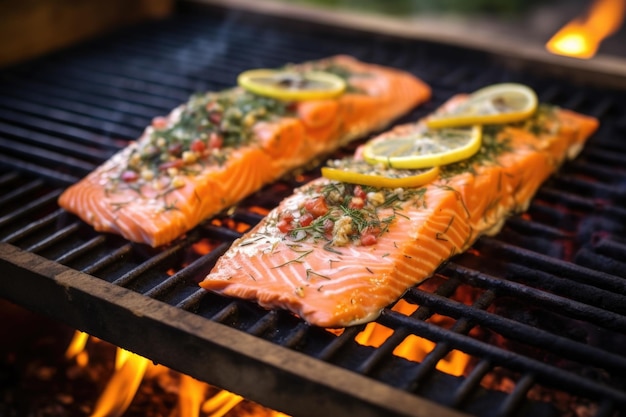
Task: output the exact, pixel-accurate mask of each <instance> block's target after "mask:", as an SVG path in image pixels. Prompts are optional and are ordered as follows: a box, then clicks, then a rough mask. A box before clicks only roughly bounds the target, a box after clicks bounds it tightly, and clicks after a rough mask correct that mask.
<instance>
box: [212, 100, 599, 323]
mask: <svg viewBox="0 0 626 417" xmlns="http://www.w3.org/2000/svg"><path fill="white" fill-rule="evenodd" d="M464 99H465V97H464V96H458V97H455V98H454V99H452V100H451V101H450V102H449V103H448V104H447V105H446V107H447V108H451V107H454V106H455V105H457V104H458V103H460V102H461V101H462V100H464ZM597 126H598V121H597V120H596V119H594V118H591V117H588V116H584V115H581V114H577V113H574V112H572V111H569V110H565V109H559V108H555V107H551V106H545V105H541V106H540V107H539V108H538V110H537V112H536V113H535V114H534V115H533V116H532V117H531V118H530V119H528V120H526V121H524V122H521V123H520V122H518V123H516V124H510V125H497V126H484V127H483V130H484V132H483V143H482V147H481V149H480V150H479V152H478V153H477V154H475V155H474V156H472V157H471V158H469V159H467V160H465V161H461V162H457V163H454V164H450V165H447V166H443V167H441V171H440V175H439V177H438V178H437V179H436V180H434V181H432V182H431V183H429V184H428V185H425V186H422V187H418V188H403V189H383V188H374V187H364V186H359V185H352V184H346V183H341V182H337V181H334V180H329V179H326V178H323V177H322V178H319V179H315V180H313V181H312V182H310V183H308V184H306V185H304V186H302V187H300V188H299V189H297V190H296V191H295V192H294V194H293V195H291V196H289V197H287V198H286V199H285V200H283V201H282V202H281V203H280V205H279V206H278V207H277V208H276V209H274V210H273V211H271V212H270V213H269V214H268V216H267V217H266V218H264V219H263V220H262V221H261V222H260V223H259V224H258V225H256V226H255V227H254V228H253V229H252V230H251V231H250V232H248V233H247V234H245V235H244V236H242V237H241V238H240V239H238V240H236V241H235V242H234V243H233V245H232V246H231V248H230V249H229V250H228V251H227V252H226V253H225V254H224V255H223V256H222V257H221V258H220V259H219V260H218V262H217V264H216V265H215V267H214V268H213V269H212V271H211V272H210V273H209V275H208V276H207V277H206V278H205V279H204V280H203V281H202V282H201V283H200V285H201V286H202V287H203V288H205V289H207V290H211V291H215V292H219V293H222V294H225V295H228V296H233V297H239V298H243V299H250V300H256V301H257V302H258V303H259V304H260V305H261V306H264V307H267V308H280V309H288V310H291V311H292V312H293V313H295V314H297V315H299V316H300V317H302V318H303V319H304V320H306V321H308V322H309V323H311V324H313V325H317V326H323V327H345V326H351V325H355V324H359V323H364V322H368V321H372V320H374V319H375V318H376V317H377V316H378V315H379V314H380V312H381V310H382V309H383V308H384V307H386V306H388V305H390V304H392V303H394V302H395V301H396V300H398V298H400V297H401V296H402V294H403V293H404V292H405V291H406V290H407V289H408V288H410V287H412V286H414V285H416V284H418V283H420V282H421V281H423V280H424V279H426V278H427V277H429V276H431V275H432V274H433V273H434V272H435V270H436V269H437V267H438V266H440V265H441V264H442V263H443V262H445V261H446V260H447V259H449V258H450V257H452V256H453V255H455V254H458V253H460V252H462V251H464V250H466V249H468V248H469V247H470V246H471V245H472V243H473V242H474V241H475V240H476V239H477V238H478V237H479V236H481V235H483V234H495V233H497V232H498V231H499V230H500V228H501V227H502V225H503V223H504V222H505V220H506V217H507V216H508V215H510V214H512V213H516V212H520V211H523V210H525V209H526V208H527V207H528V204H529V202H530V200H531V198H532V197H533V195H534V194H535V192H536V191H537V189H538V188H539V187H540V185H541V184H542V182H543V181H544V180H546V179H547V178H548V177H549V176H550V175H551V174H552V173H553V172H555V170H556V169H557V168H558V167H559V166H560V165H561V164H562V162H563V161H564V160H566V159H567V158H573V157H575V156H576V154H577V153H578V152H579V151H580V150H581V149H582V147H583V145H584V142H585V140H586V139H587V138H588V137H589V136H590V135H591V134H592V133H593V132H594V131H595V130H596V129H597ZM420 128H421V126H420V124H419V123H415V124H408V125H402V126H398V127H396V128H395V129H393V130H391V131H389V132H387V133H384V134H383V135H381V136H380V137H378V138H375V139H374V140H386V139H388V138H393V137H399V136H406V135H409V134H411V132H414V131H416V130H418V129H420ZM357 154H358V151H357ZM357 157H358V155H357ZM309 217H314V218H316V219H319V220H316V221H313V222H311V220H310V219H309ZM293 224H298V225H300V226H299V227H297V228H291V227H288V226H289V225H293ZM303 225H305V226H303ZM306 225H308V226H306ZM372 234H374V235H375V236H376V238H375V239H373V238H372V237H371V235H372Z"/></svg>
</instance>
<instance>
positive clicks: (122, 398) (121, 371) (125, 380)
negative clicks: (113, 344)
mask: <svg viewBox="0 0 626 417" xmlns="http://www.w3.org/2000/svg"><path fill="white" fill-rule="evenodd" d="M147 366H148V360H147V359H146V358H144V357H142V356H139V355H136V354H134V353H131V352H128V351H126V350H123V349H121V348H117V355H116V361H115V367H116V372H115V373H114V374H113V376H112V377H111V379H110V380H109V383H108V384H107V386H106V387H105V389H104V392H103V393H102V395H101V396H100V398H99V399H98V401H97V402H96V406H95V408H94V412H93V414H92V415H91V416H92V417H119V416H121V415H122V414H124V411H126V409H127V408H128V406H129V405H130V403H131V402H132V400H133V397H134V396H135V393H136V392H137V389H138V388H139V384H140V383H141V380H142V379H143V374H144V373H145V371H146V367H147Z"/></svg>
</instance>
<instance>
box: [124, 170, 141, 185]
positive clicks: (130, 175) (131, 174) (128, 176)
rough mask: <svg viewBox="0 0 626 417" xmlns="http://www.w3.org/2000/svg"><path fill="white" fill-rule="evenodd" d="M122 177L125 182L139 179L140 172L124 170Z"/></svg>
mask: <svg viewBox="0 0 626 417" xmlns="http://www.w3.org/2000/svg"><path fill="white" fill-rule="evenodd" d="M121 178H122V181H124V182H135V181H137V180H138V179H139V174H138V173H137V172H135V171H132V170H130V169H128V170H126V171H124V172H122V175H121Z"/></svg>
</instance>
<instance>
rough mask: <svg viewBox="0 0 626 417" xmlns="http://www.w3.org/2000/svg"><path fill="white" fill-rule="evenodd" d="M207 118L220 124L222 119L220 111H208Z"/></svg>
mask: <svg viewBox="0 0 626 417" xmlns="http://www.w3.org/2000/svg"><path fill="white" fill-rule="evenodd" d="M209 120H210V121H211V122H212V123H214V124H216V125H218V124H220V122H221V121H222V113H219V112H216V111H214V112H211V113H209Z"/></svg>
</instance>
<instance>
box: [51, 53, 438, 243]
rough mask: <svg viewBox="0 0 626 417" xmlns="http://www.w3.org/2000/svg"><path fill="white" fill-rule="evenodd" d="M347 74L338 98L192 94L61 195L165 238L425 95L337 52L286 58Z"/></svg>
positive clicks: (77, 207) (64, 201)
mask: <svg viewBox="0 0 626 417" xmlns="http://www.w3.org/2000/svg"><path fill="white" fill-rule="evenodd" d="M290 68H291V69H292V70H294V71H303V72H304V71H308V70H316V71H318V70H324V71H327V72H331V73H334V74H336V75H339V76H341V77H342V78H344V79H345V81H346V83H347V89H346V91H345V92H344V93H343V94H341V95H340V96H338V97H336V98H329V99H318V100H311V101H299V102H284V101H281V100H277V99H272V98H268V97H261V96H257V95H255V94H252V93H250V92H248V91H246V90H244V89H241V88H239V87H235V88H233V89H230V90H226V91H223V92H217V93H207V94H201V95H194V96H192V97H191V98H190V100H189V101H188V102H187V103H186V104H184V105H181V106H179V107H178V108H176V109H174V110H173V111H172V112H171V113H170V114H169V115H168V116H166V117H158V118H155V119H154V121H153V123H152V125H151V126H149V127H147V128H146V130H145V131H144V133H143V134H142V136H141V137H140V138H139V139H138V140H136V141H134V142H132V143H131V144H130V145H129V146H127V147H126V148H124V149H123V150H121V151H119V152H118V153H117V154H116V155H114V156H113V157H111V158H110V159H109V160H108V161H106V162H105V163H104V164H103V165H101V166H100V167H98V168H97V169H95V170H94V171H93V172H92V173H90V174H89V175H88V176H87V177H85V178H84V179H82V180H81V181H79V182H78V183H76V184H74V185H72V186H70V187H69V188H68V189H67V190H65V192H64V193H63V194H62V195H61V196H60V198H59V201H58V202H59V205H60V206H61V207H62V208H64V209H65V210H67V211H69V212H72V213H74V214H76V215H78V216H79V217H80V218H81V219H83V220H84V221H85V222H87V223H89V224H90V225H92V226H93V227H94V228H95V229H96V230H98V231H102V232H113V233H118V234H120V235H122V236H124V237H125V238H126V239H128V240H131V241H134V242H140V243H145V244H148V245H151V246H154V247H156V246H160V245H163V244H166V243H168V242H170V241H172V240H174V239H176V238H177V237H179V236H181V235H183V234H184V233H185V232H187V231H189V230H190V229H192V228H193V227H194V226H196V225H197V224H198V223H199V222H201V221H203V220H204V219H206V218H207V217H209V216H211V215H214V214H216V213H218V212H220V211H221V210H223V209H224V208H227V207H229V206H231V205H232V204H234V203H236V202H238V201H239V200H241V199H243V198H244V197H246V196H248V195H249V194H251V193H253V192H254V191H256V190H258V189H260V188H261V187H262V186H263V185H265V184H268V183H270V182H272V181H274V180H276V179H278V178H279V177H281V176H282V175H284V174H285V173H287V172H288V171H290V170H292V169H294V168H297V167H299V166H302V165H304V164H306V163H307V162H309V161H311V160H312V159H315V158H316V157H317V156H320V155H323V154H326V153H329V152H331V151H333V150H335V149H337V148H338V147H339V146H341V145H344V144H346V143H347V142H348V141H350V140H353V139H355V138H358V137H360V136H362V135H365V134H367V133H369V132H372V131H375V130H377V129H382V128H384V127H386V126H387V125H388V124H389V123H391V122H392V121H393V120H394V119H395V118H397V117H399V116H401V115H403V114H404V113H406V112H408V111H409V110H410V109H412V108H413V107H414V106H416V105H418V104H420V103H422V102H424V101H426V100H427V99H428V98H429V97H430V94H431V93H430V88H429V87H428V86H427V85H426V84H425V83H423V82H422V81H421V80H419V79H417V78H416V77H414V76H413V75H411V74H409V73H407V72H403V71H400V70H396V69H392V68H387V67H383V66H378V65H373V64H368V63H364V62H361V61H358V60H356V59H354V58H352V57H349V56H343V55H341V56H334V57H330V58H327V59H323V60H319V61H314V62H308V63H304V64H300V65H293V66H291V67H290Z"/></svg>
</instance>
